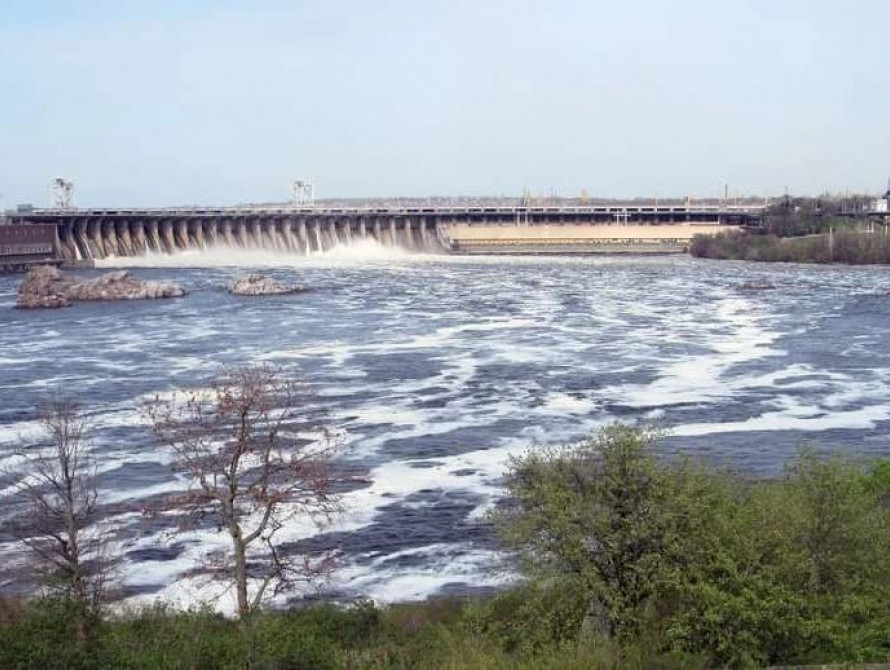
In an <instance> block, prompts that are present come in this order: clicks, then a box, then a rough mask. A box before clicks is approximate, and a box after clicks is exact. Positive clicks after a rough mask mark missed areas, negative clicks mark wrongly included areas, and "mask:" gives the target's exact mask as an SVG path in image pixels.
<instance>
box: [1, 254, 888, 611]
mask: <svg viewBox="0 0 890 670" xmlns="http://www.w3.org/2000/svg"><path fill="white" fill-rule="evenodd" d="M101 265H102V266H103V267H119V266H127V267H137V268H138V269H137V270H134V273H135V274H136V275H137V276H138V277H140V278H145V279H157V280H166V281H175V282H177V283H179V284H181V285H182V286H183V287H185V288H186V290H187V291H188V293H189V294H188V295H187V296H186V297H185V298H182V299H179V300H175V301H162V302H135V303H95V304H79V305H76V306H75V307H72V308H70V309H67V310H63V311H42V312H19V311H15V310H13V309H12V305H13V303H14V301H15V291H16V288H17V286H18V283H19V281H20V280H21V277H19V276H9V275H7V276H2V277H0V468H6V469H12V470H14V469H15V467H16V465H17V461H16V459H15V458H14V457H12V456H11V451H12V449H13V448H15V447H16V446H17V445H21V444H27V443H29V442H31V441H33V440H35V439H37V438H38V436H39V430H38V424H37V422H36V420H35V404H36V402H38V401H39V400H40V399H41V398H44V397H46V396H47V394H48V393H50V392H51V391H53V389H57V388H58V389H62V390H64V391H65V392H67V393H69V394H73V395H74V396H76V397H77V398H78V399H79V400H80V401H81V402H82V403H83V404H84V405H85V406H86V408H87V410H88V412H89V415H90V422H91V425H92V433H93V436H94V441H93V444H94V449H95V453H96V455H97V457H98V460H99V464H100V470H101V487H102V490H101V495H102V500H103V502H105V503H107V504H108V505H109V509H110V511H109V514H108V517H107V518H106V519H105V521H104V522H103V523H104V524H105V526H106V532H108V533H109V534H111V535H112V536H114V537H115V538H116V539H117V540H116V541H117V543H118V544H117V548H116V551H117V552H118V553H119V555H121V556H122V557H123V558H124V565H123V568H122V579H123V581H124V582H125V584H126V586H127V589H128V593H129V594H130V596H131V598H132V599H133V600H134V601H148V600H151V599H152V598H156V597H162V598H165V599H168V600H172V601H175V602H177V603H180V604H188V603H191V602H195V601H196V600H200V599H203V598H205V597H207V595H209V594H208V592H207V591H206V590H203V588H202V586H201V585H200V584H199V583H198V582H196V581H194V580H192V579H190V578H187V577H185V576H184V575H185V573H186V572H187V571H188V570H190V569H191V568H192V567H193V566H194V565H195V561H196V558H197V557H198V556H200V554H201V553H202V552H203V551H205V550H206V549H207V547H208V546H213V545H214V544H216V543H219V542H221V541H223V539H224V538H221V537H220V536H218V535H217V534H216V533H215V531H214V530H213V529H204V530H202V531H201V532H200V533H198V534H195V535H192V536H172V537H171V536H170V535H169V534H168V533H166V532H164V531H163V530H158V529H156V528H154V527H152V525H151V524H146V523H145V520H144V518H142V517H141V515H140V514H139V513H138V512H137V511H133V510H132V509H128V508H126V507H115V506H116V505H119V504H123V503H127V502H130V503H135V504H136V506H137V507H138V505H139V504H140V501H148V500H150V499H151V498H152V497H154V496H161V495H165V494H166V493H169V492H171V491H175V490H178V489H181V488H182V486H183V485H184V483H183V482H182V481H181V480H178V479H176V478H175V477H174V476H173V475H172V474H171V472H170V469H169V455H168V454H167V453H165V452H164V450H162V449H160V448H158V447H157V446H156V445H155V444H154V443H153V441H152V440H151V439H150V437H149V435H148V432H147V430H146V428H145V425H144V420H143V419H142V416H141V414H140V412H139V411H138V407H139V406H140V404H141V403H143V402H144V401H145V400H146V399H148V398H151V397H153V396H154V395H155V394H158V393H166V392H169V391H171V390H173V389H175V388H177V387H180V386H185V385H190V384H196V383H201V381H202V380H205V379H206V378H208V377H209V376H210V375H212V374H213V373H214V372H215V371H217V370H218V369H219V367H220V366H221V365H223V364H226V363H238V362H248V361H258V360H260V361H270V362H273V363H277V364H282V365H287V366H294V367H296V368H299V369H300V370H301V371H302V373H303V374H304V375H305V376H306V377H307V378H308V379H309V380H311V382H312V383H313V385H314V387H315V389H316V392H317V394H318V399H319V406H320V409H323V410H324V411H325V412H326V415H327V421H328V422H329V423H330V424H331V425H332V426H334V427H335V428H336V429H337V430H338V431H340V433H341V435H342V441H343V445H344V453H343V457H342V458H343V464H344V467H347V468H348V470H349V472H351V473H352V474H353V475H354V476H355V478H354V485H353V486H351V487H350V490H349V492H348V493H347V494H346V496H345V499H346V503H347V512H346V514H345V515H344V516H343V517H342V518H341V519H339V520H338V521H337V523H336V524H335V525H334V526H333V527H331V528H328V529H326V530H325V531H324V534H323V536H319V534H318V532H317V531H316V530H315V529H314V528H313V527H311V526H309V525H299V524H297V525H295V526H294V527H290V528H288V529H287V534H288V538H289V539H290V540H292V541H294V542H297V543H298V544H296V545H294V546H295V547H300V546H310V545H312V543H314V542H321V541H327V542H335V543H337V544H338V545H339V546H341V547H342V549H343V560H342V564H341V567H340V569H339V570H338V571H337V572H336V573H335V574H334V577H333V579H332V580H331V582H330V583H329V584H328V585H327V586H326V590H327V593H328V594H332V595H339V596H343V597H368V598H374V599H377V600H382V601H398V600H405V599H417V598H424V597H427V596H429V595H432V594H436V593H447V592H454V591H467V590H470V589H474V588H488V587H493V586H496V585H497V584H500V583H502V582H503V581H505V580H509V579H510V578H511V577H510V575H509V573H504V572H499V571H497V570H496V569H495V568H496V567H497V566H498V559H499V557H500V554H499V553H498V551H497V548H496V546H495V545H494V542H493V541H492V534H491V531H490V528H489V527H488V526H487V525H486V524H485V523H484V513H485V511H486V509H488V508H489V507H490V505H491V504H492V503H493V502H494V501H495V500H496V499H497V497H498V496H499V495H501V493H502V489H501V488H500V481H499V478H500V476H501V474H502V473H503V471H504V467H505V464H506V462H507V459H508V457H509V456H510V455H511V454H515V453H519V452H521V451H522V450H524V449H526V448H528V447H530V446H532V445H534V444H536V443H537V444H557V443H564V442H570V441H574V440H578V439H581V438H583V437H584V436H585V435H587V434H589V433H590V431H592V430H594V429H596V428H597V427H599V426H602V425H604V424H606V423H608V422H611V421H614V420H616V419H617V420H622V421H631V422H634V421H645V422H655V423H657V424H658V425H659V426H661V427H663V428H665V429H666V430H668V431H669V437H668V438H667V439H666V440H665V441H664V442H663V444H662V448H663V449H664V450H665V452H669V453H675V452H678V451H683V452H688V453H691V454H695V455H699V456H703V457H705V458H708V459H712V460H714V461H716V462H719V463H723V464H726V465H728V466H730V467H733V468H737V469H740V470H743V471H746V472H750V473H752V474H754V475H757V476H760V475H773V474H776V473H779V472H780V471H781V468H782V466H783V463H784V461H785V460H786V459H787V458H788V456H789V455H790V454H792V453H793V452H794V450H795V449H796V448H797V447H798V445H799V444H800V443H801V442H807V443H809V444H810V445H812V446H813V447H814V448H816V449H828V448H836V449H840V450H843V451H847V452H851V453H856V454H863V455H877V454H880V455H890V337H888V335H890V297H888V295H887V289H888V287H890V276H888V274H887V270H886V269H885V268H880V267H856V268H852V267H820V266H795V265H765V264H764V265H759V264H743V263H731V262H722V263H721V262H710V261H699V260H693V259H689V258H685V257H659V258H634V257H626V258H618V257H585V258H546V259H544V258H535V257H526V258H496V257H480V258H460V257H448V256H435V255H422V254H414V253H411V252H409V251H404V250H401V249H395V248H392V247H383V246H380V245H378V244H376V243H375V242H373V241H371V242H362V243H360V244H357V245H340V246H335V247H333V248H331V249H328V250H327V251H324V252H318V253H313V254H309V255H308V256H305V257H297V256H292V255H287V254H285V253H283V252H270V251H263V250H253V251H231V250H226V249H216V250H209V251H191V250H188V251H184V252H182V253H180V254H175V255H157V256H144V257H135V258H124V259H114V258H111V259H106V260H103V261H101ZM257 267H261V268H264V272H267V273H268V274H269V275H270V276H272V277H275V278H277V279H280V280H282V281H286V282H294V283H299V284H302V285H304V286H306V287H309V288H310V289H311V290H310V291H307V292H306V293H302V294H298V295H293V296H287V297H270V298H243V297H237V296H232V295H229V294H228V293H227V292H226V290H225V287H226V285H227V284H228V282H229V280H230V279H231V278H232V277H233V276H234V275H236V274H239V273H241V272H243V271H244V270H245V268H257ZM81 274H83V275H84V276H92V275H93V274H94V272H93V271H82V272H81ZM746 282H750V285H758V284H759V285H767V284H769V285H773V286H775V289H773V290H748V289H747V288H745V286H744V285H745V283H746ZM319 411H320V410H319ZM7 486H8V480H6V479H2V478H0V496H4V495H7V494H8V489H7V488H6V487H7ZM299 542H302V543H303V544H302V545H301V544H299ZM0 557H2V559H3V561H2V563H3V565H4V566H5V569H4V570H3V572H2V575H0V589H3V590H7V591H9V590H15V589H16V588H18V587H19V586H20V584H21V580H20V575H21V567H22V565H23V562H24V561H25V558H24V557H23V555H22V553H21V551H20V550H19V548H18V547H17V546H16V545H15V544H14V543H12V542H10V541H4V542H3V543H2V544H0ZM223 606H225V605H224V604H223Z"/></svg>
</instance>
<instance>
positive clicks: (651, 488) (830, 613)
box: [0, 426, 890, 668]
mask: <svg viewBox="0 0 890 670" xmlns="http://www.w3.org/2000/svg"><path fill="white" fill-rule="evenodd" d="M653 446H654V436H653V435H651V434H648V433H646V432H640V431H636V430H632V429H629V428H626V427H621V426H615V427H612V428H610V429H608V430H607V431H605V432H603V433H602V434H599V435H597V436H595V437H593V438H592V439H591V440H590V441H588V442H587V443H585V444H583V445H581V446H580V447H574V448H562V449H551V450H535V451H531V452H529V453H528V454H527V455H525V456H522V457H520V458H518V459H516V460H514V461H513V463H512V464H511V469H510V472H509V473H508V478H507V483H508V488H509V490H510V493H511V494H512V497H511V498H510V499H509V501H508V502H506V503H505V504H503V505H502V506H501V508H500V510H499V512H498V513H497V514H496V520H497V523H498V524H499V527H500V529H501V531H502V535H503V537H504V539H505V540H506V541H507V542H508V543H510V544H511V545H512V546H513V548H514V549H515V551H516V553H517V554H518V555H519V557H520V558H521V562H522V568H523V570H524V571H525V574H526V575H527V577H528V580H527V582H526V583H524V584H523V585H522V586H518V587H515V588H513V589H510V590H507V591H505V592H503V593H500V594H499V595H497V596H494V597H491V598H485V599H475V600H469V599H467V600H437V601H431V602H428V603H422V604H413V605H399V606H393V607H390V608H378V607H375V606H373V605H370V604H363V605H357V606H353V607H349V608H337V607H334V606H331V605H316V606H312V607H307V608H302V609H295V610H289V611H282V612H271V611H258V612H255V613H253V614H251V616H249V617H247V618H245V619H244V620H242V621H234V620H230V619H226V618H224V617H221V616H219V615H218V614H215V613H213V612H212V611H210V610H198V611H190V612H182V611H176V610H173V609H168V608H165V607H163V606H158V607H155V608H151V609H146V610H140V611H134V612H131V613H129V614H127V615H119V616H117V617H114V618H111V619H106V620H103V621H98V622H96V623H95V625H93V626H90V629H89V630H90V637H89V639H87V640H84V641H78V640H77V639H76V635H75V634H74V633H75V631H74V628H73V626H74V624H73V623H72V621H73V619H72V617H71V616H70V614H71V609H70V608H71V605H70V604H68V603H66V602H65V601H63V600H38V601H33V602H29V603H21V602H15V601H0V667H20V668H31V667H40V668H108V667H115V668H156V667H165V668H167V667H169V668H240V667H254V668H364V667H370V668H374V667H418V668H458V667H460V668H464V667H466V668H524V667H528V668H591V667H593V668H596V667H603V668H617V667H621V668H673V667H683V668H696V667H701V668H703V667H713V666H731V667H749V666H760V665H768V664H797V663H828V662H857V661H861V662H865V661H868V662H879V661H888V660H890V560H888V559H887V556H888V551H887V550H888V549H890V547H888V537H890V511H888V505H890V462H886V461H880V462H876V463H864V462H852V461H847V460H842V459H840V458H835V457H832V458H819V457H817V456H815V455H813V454H808V453H802V454H801V455H800V456H799V457H798V458H797V459H796V460H795V461H794V462H793V463H791V464H790V465H789V466H788V468H787V470H786V472H785V473H784V476H782V477H781V478H778V479H775V480H770V481H749V480H746V479H744V478H740V477H736V476H733V475H730V474H728V473H725V472H722V471H718V470H715V469H713V468H709V467H706V466H703V465H701V464H698V463H694V462H690V461H686V460H682V459H677V460H673V461H670V460H663V459H656V458H655V456H654V453H653Z"/></svg>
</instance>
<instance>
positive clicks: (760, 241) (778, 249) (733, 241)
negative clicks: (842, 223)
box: [689, 229, 890, 265]
mask: <svg viewBox="0 0 890 670" xmlns="http://www.w3.org/2000/svg"><path fill="white" fill-rule="evenodd" d="M689 253H690V254H691V255H692V256H695V257H697V258H712V259H716V260H737V261H765V262H787V263H846V264H849V265H884V264H888V263H890V237H888V235H887V231H886V229H881V230H879V231H877V232H873V233H871V232H861V231H856V230H840V231H837V232H829V233H821V234H816V235H803V236H798V237H779V236H777V235H769V234H767V235H763V234H756V233H746V232H728V233H719V234H717V235H713V236H704V235H701V236H696V237H694V238H693V240H692V243H691V244H690V246H689Z"/></svg>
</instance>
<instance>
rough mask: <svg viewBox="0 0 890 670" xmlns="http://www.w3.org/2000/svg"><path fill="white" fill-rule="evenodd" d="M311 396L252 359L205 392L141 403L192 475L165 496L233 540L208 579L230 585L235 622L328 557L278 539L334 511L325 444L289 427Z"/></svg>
mask: <svg viewBox="0 0 890 670" xmlns="http://www.w3.org/2000/svg"><path fill="white" fill-rule="evenodd" d="M310 398H311V396H310V395H309V393H308V389H307V387H306V386H305V385H304V384H302V383H301V382H299V381H298V380H296V379H295V378H294V377H292V376H289V375H288V374H287V373H286V372H285V371H283V370H280V369H276V368H274V367H272V366H268V365H259V366H247V367H238V368H233V369H230V370H228V371H226V372H225V373H224V374H222V375H221V376H220V377H218V378H217V379H216V380H214V381H213V382H212V384H211V385H210V387H209V389H203V390H193V391H185V392H182V393H179V394H176V395H174V397H173V398H172V399H169V400H162V399H159V398H156V399H155V400H154V402H153V403H151V404H150V405H149V407H148V415H149V418H150V420H151V424H152V428H153V432H154V434H155V435H156V436H157V437H158V438H159V439H160V440H161V441H162V443H164V444H166V445H167V446H168V447H169V448H170V449H172V451H173V454H174V467H175V469H176V470H178V471H180V472H181V473H183V474H185V475H186V476H188V478H189V479H190V486H189V488H188V490H187V491H186V492H185V493H184V494H182V495H179V496H175V497H174V498H173V499H171V500H169V501H168V503H169V504H170V505H171V506H173V507H175V508H180V509H182V510H184V511H185V512H186V513H187V516H188V517H189V518H191V519H192V520H198V519H200V520H202V521H204V522H208V521H210V522H215V523H216V525H217V527H218V528H220V529H221V530H222V529H224V530H225V531H226V532H227V533H228V535H229V536H230V538H231V551H230V552H228V553H227V554H226V555H224V556H217V557H216V559H215V560H213V561H212V563H211V566H210V567H211V568H212V570H210V576H211V577H212V578H214V579H218V580H220V581H223V582H227V583H228V585H229V587H230V588H234V590H235V594H236V598H237V606H238V615H239V617H240V618H242V619H244V618H246V617H247V616H249V615H250V613H251V612H253V611H255V610H256V609H257V608H259V607H261V605H262V604H263V602H264V599H265V598H266V597H267V596H269V595H271V594H274V593H279V592H281V591H283V590H285V589H288V588H290V587H292V586H294V585H295V584H296V583H297V582H299V581H306V580H311V579H312V578H314V577H316V576H318V575H319V574H320V573H324V572H325V571H327V570H328V569H329V567H330V562H331V558H332V557H331V555H330V554H325V555H323V556H321V557H315V558H310V557H308V556H293V555H287V554H286V553H285V552H282V550H281V546H280V544H279V542H278V537H277V535H278V533H279V531H281V530H282V529H283V528H284V527H285V526H286V525H287V524H288V522H290V521H292V520H295V519H296V518H298V517H302V518H307V517H308V518H310V519H312V520H313V521H315V522H316V523H319V524H321V523H323V522H326V521H328V520H329V519H330V518H331V516H332V515H333V514H334V513H335V512H337V511H338V509H339V505H338V498H337V496H336V495H335V493H334V491H333V485H334V483H335V482H334V478H333V476H332V475H331V472H330V467H329V466H330V463H331V458H332V456H333V452H334V444H333V441H332V440H330V439H326V440H322V441H321V443H319V442H317V441H316V442H313V441H309V440H305V439H301V438H300V437H299V435H298V434H297V427H298V424H299V423H300V421H301V420H302V419H305V416H304V413H305V411H306V406H307V404H308V402H309V399H310Z"/></svg>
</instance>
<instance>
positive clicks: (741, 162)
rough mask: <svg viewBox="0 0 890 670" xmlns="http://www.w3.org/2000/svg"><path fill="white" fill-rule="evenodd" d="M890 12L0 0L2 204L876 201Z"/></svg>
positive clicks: (824, 0)
mask: <svg viewBox="0 0 890 670" xmlns="http://www.w3.org/2000/svg"><path fill="white" fill-rule="evenodd" d="M888 37H890V3H886V2H881V1H879V0H852V1H851V2H847V3H844V4H843V5H838V3H835V2H830V1H829V0H813V1H811V2H805V1H804V0H785V1H783V2H781V3H776V2H768V1H766V0H748V1H740V2H736V3H733V4H732V5H727V4H724V3H714V2H707V1H705V0H679V1H678V2H675V3H659V2H654V1H650V2H643V1H641V0H630V1H627V2H622V3H620V4H619V3H614V4H613V3H591V2H581V1H580V0H579V1H570V0H551V1H550V2H538V1H535V2H527V1H521V0H514V1H513V2H508V1H507V0H477V1H476V2H470V1H469V0H453V1H451V2H444V1H437V0H432V1H430V2H424V3H417V2H409V1H408V0H392V1H388V2H378V3H360V2H357V1H349V2H347V1H340V2H337V1H333V2H328V3H310V2H295V1H290V2H288V1H285V0H258V1H257V2H250V3H249V2H245V1H236V0H216V1H214V2H211V1H210V0H193V1H191V2H178V1H176V0H158V1H156V2H145V1H139V0H131V1H117V2H115V1H113V0H94V1H92V2H90V3H71V2H65V1H64V0H30V1H28V0H5V1H4V2H3V5H2V7H0V90H2V92H3V104H2V105H0V157H2V160H0V208H9V207H14V206H15V205H16V204H17V203H25V202H30V203H33V204H35V205H38V206H45V205H47V204H48V203H49V191H50V182H51V180H52V179H53V178H55V177H65V178H67V179H70V180H72V181H73V182H74V183H75V185H76V196H75V204H77V205H80V206H86V207H101V206H112V207H114V206H134V207H138V206H165V205H189V204H198V205H229V204H236V203H244V202H283V201H286V200H288V197H289V186H290V182H291V180H292V179H293V178H295V177H307V178H309V179H311V180H313V181H314V182H315V184H316V196H317V197H318V198H322V199H325V198H328V199H330V198H370V197H390V198H394V197H399V196H403V197H427V196H449V195H453V196H470V197H472V196H499V195H504V196H514V195H515V196H517V197H518V196H519V195H520V194H521V193H522V191H523V189H526V188H527V189H529V190H530V191H531V192H532V193H533V194H537V193H540V192H543V193H544V194H550V193H555V194H557V195H559V196H562V197H577V196H578V195H579V194H580V193H581V192H582V190H586V191H587V192H588V193H589V195H590V196H591V197H593V198H601V197H602V198H633V197H661V198H667V197H685V196H691V197H695V198H703V197H711V198H716V197H720V196H722V195H723V192H724V185H726V184H728V185H729V191H730V195H732V196H735V195H747V196H755V197H764V196H776V195H781V194H782V193H783V192H784V191H785V189H786V188H787V189H788V190H789V192H791V193H793V194H799V195H817V194H819V193H822V192H825V191H831V192H835V193H843V192H845V191H849V192H851V193H873V194H876V193H883V192H884V191H885V190H886V188H887V178H888V176H890V158H888V157H890V132H888V123H887V119H888V118H890V85H888V81H887V73H888V71H890V50H888V49H887V40H888Z"/></svg>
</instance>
